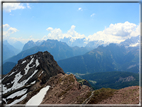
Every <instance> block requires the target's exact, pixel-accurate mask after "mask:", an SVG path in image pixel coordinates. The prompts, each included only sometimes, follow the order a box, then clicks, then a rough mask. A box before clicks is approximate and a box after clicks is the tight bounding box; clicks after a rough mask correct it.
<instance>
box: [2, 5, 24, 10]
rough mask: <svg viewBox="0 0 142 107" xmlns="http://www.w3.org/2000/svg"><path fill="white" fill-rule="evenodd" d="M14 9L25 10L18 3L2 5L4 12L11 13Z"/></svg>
mask: <svg viewBox="0 0 142 107" xmlns="http://www.w3.org/2000/svg"><path fill="white" fill-rule="evenodd" d="M16 9H25V7H24V6H23V4H20V3H3V10H4V11H6V12H11V11H12V10H16Z"/></svg>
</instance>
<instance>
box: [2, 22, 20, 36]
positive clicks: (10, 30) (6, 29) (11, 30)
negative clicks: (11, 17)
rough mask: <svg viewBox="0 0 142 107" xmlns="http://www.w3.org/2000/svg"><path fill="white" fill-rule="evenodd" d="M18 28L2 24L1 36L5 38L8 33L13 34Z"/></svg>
mask: <svg viewBox="0 0 142 107" xmlns="http://www.w3.org/2000/svg"><path fill="white" fill-rule="evenodd" d="M17 31H18V30H17V29H16V28H13V27H10V26H9V25H8V24H4V25H3V38H4V39H7V38H8V37H9V36H10V34H13V33H15V32H17Z"/></svg>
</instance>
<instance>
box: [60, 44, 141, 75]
mask: <svg viewBox="0 0 142 107" xmlns="http://www.w3.org/2000/svg"><path fill="white" fill-rule="evenodd" d="M58 64H59V66H60V67H61V68H62V69H63V70H64V72H71V73H82V74H84V73H95V72H106V71H131V72H139V49H137V48H133V49H131V50H128V49H126V48H125V47H124V46H118V45H116V44H109V45H108V46H106V47H103V46H99V47H98V48H96V49H94V50H92V51H90V52H88V53H86V54H84V55H80V56H75V57H71V58H67V59H64V60H60V61H58Z"/></svg>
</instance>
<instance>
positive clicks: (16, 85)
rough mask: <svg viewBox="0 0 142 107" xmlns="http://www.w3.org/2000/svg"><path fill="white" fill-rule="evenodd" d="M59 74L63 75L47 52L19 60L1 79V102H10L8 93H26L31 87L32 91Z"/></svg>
mask: <svg viewBox="0 0 142 107" xmlns="http://www.w3.org/2000/svg"><path fill="white" fill-rule="evenodd" d="M59 73H61V74H64V71H63V70H62V69H61V68H60V67H59V66H58V64H57V62H56V61H55V60H54V58H53V56H52V55H51V54H50V53H49V52H47V51H45V52H38V53H36V54H33V55H29V56H27V57H25V58H23V59H21V60H19V61H18V64H17V65H16V66H15V67H14V68H13V69H12V70H11V71H10V72H9V73H8V74H7V75H6V76H5V77H4V78H3V79H2V83H3V96H4V98H3V100H4V101H5V103H9V102H8V101H11V100H10V98H11V97H9V96H10V95H11V94H10V93H13V92H17V90H18V92H19V91H21V92H23V93H26V92H27V91H29V90H30V87H33V86H34V89H36V88H39V87H41V86H42V85H44V84H45V83H46V82H47V81H48V80H49V78H50V77H52V76H55V75H57V74H59ZM17 96H19V95H17ZM15 97H16V96H15ZM19 97H20V96H19ZM5 98H6V99H5Z"/></svg>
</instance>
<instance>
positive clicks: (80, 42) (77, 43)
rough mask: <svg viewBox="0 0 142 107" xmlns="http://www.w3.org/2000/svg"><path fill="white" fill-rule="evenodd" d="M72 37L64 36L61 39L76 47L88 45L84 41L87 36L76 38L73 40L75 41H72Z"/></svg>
mask: <svg viewBox="0 0 142 107" xmlns="http://www.w3.org/2000/svg"><path fill="white" fill-rule="evenodd" d="M70 39H71V38H64V39H61V42H66V43H67V44H68V45H69V46H71V47H74V46H78V47H85V46H86V43H84V39H85V38H82V39H76V40H73V41H71V40H70Z"/></svg>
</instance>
